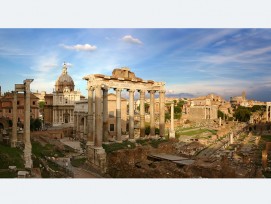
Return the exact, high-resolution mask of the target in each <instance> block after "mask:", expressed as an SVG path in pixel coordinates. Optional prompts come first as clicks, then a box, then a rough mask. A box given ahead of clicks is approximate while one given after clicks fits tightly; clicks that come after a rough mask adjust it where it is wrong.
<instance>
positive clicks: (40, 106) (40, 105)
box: [39, 101, 45, 109]
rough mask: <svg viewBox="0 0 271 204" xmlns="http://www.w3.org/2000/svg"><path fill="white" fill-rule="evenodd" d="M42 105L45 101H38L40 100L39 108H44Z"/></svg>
mask: <svg viewBox="0 0 271 204" xmlns="http://www.w3.org/2000/svg"><path fill="white" fill-rule="evenodd" d="M44 105H45V101H40V102H39V108H40V109H43V108H44Z"/></svg>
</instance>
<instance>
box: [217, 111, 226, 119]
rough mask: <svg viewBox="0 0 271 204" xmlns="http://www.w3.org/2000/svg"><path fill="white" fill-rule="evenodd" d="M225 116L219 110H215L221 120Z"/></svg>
mask: <svg viewBox="0 0 271 204" xmlns="http://www.w3.org/2000/svg"><path fill="white" fill-rule="evenodd" d="M224 116H225V114H224V113H223V112H222V111H221V110H217V117H218V118H219V117H221V118H222V119H223V118H224Z"/></svg>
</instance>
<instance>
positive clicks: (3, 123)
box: [0, 118, 9, 129]
mask: <svg viewBox="0 0 271 204" xmlns="http://www.w3.org/2000/svg"><path fill="white" fill-rule="evenodd" d="M8 127H9V124H8V120H7V119H5V118H0V129H7V128H8Z"/></svg>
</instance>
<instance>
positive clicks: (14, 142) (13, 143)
mask: <svg viewBox="0 0 271 204" xmlns="http://www.w3.org/2000/svg"><path fill="white" fill-rule="evenodd" d="M10 146H11V147H12V148H15V147H17V140H16V141H15V140H14V141H11V143H10Z"/></svg>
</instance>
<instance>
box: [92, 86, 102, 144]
mask: <svg viewBox="0 0 271 204" xmlns="http://www.w3.org/2000/svg"><path fill="white" fill-rule="evenodd" d="M101 95H102V94H101V86H99V85H98V86H96V87H95V126H96V131H95V139H94V146H95V147H102V140H103V137H102V134H103V133H102V128H103V126H102V124H103V122H102V111H101V105H102V104H101V103H102V96H101Z"/></svg>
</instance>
